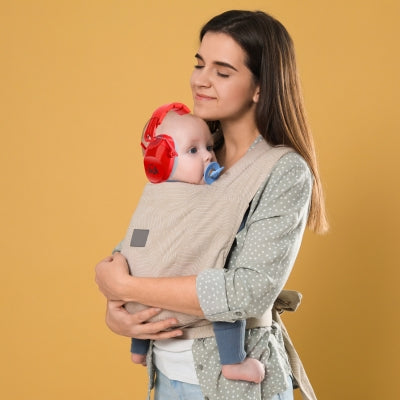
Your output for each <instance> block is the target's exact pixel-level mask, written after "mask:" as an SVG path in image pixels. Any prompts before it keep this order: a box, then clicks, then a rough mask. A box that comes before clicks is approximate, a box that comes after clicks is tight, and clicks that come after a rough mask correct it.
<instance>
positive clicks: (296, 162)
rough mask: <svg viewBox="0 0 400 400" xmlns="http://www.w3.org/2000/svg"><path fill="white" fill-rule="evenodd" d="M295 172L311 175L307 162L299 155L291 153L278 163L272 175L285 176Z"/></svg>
mask: <svg viewBox="0 0 400 400" xmlns="http://www.w3.org/2000/svg"><path fill="white" fill-rule="evenodd" d="M294 170H297V171H298V172H303V173H304V174H309V175H311V170H310V167H309V166H308V164H307V162H306V160H305V159H304V158H303V157H302V156H301V155H300V154H299V153H296V152H295V151H289V152H288V153H286V154H284V155H283V156H282V157H281V158H280V159H279V160H278V161H277V162H276V164H275V166H274V168H273V169H272V171H271V175H273V174H275V175H278V174H285V173H287V172H289V171H294Z"/></svg>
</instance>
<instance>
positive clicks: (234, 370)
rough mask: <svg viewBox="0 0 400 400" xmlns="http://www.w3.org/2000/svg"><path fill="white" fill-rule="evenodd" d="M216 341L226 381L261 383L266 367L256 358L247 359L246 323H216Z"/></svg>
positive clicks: (214, 324)
mask: <svg viewBox="0 0 400 400" xmlns="http://www.w3.org/2000/svg"><path fill="white" fill-rule="evenodd" d="M213 327H214V332H215V339H216V341H217V345H218V351H219V357H220V360H221V364H222V375H223V376H224V377H225V378H226V379H233V380H242V381H248V382H255V383H260V382H261V381H262V380H263V379H264V376H265V367H264V365H263V364H262V363H261V362H260V361H258V360H256V359H255V358H249V357H246V352H245V351H244V336H245V328H246V321H236V322H233V323H230V322H214V323H213Z"/></svg>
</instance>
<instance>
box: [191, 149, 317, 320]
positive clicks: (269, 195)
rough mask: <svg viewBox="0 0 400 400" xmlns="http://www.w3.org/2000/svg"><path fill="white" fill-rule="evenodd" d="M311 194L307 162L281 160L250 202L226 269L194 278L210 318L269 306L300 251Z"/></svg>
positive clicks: (256, 312)
mask: <svg viewBox="0 0 400 400" xmlns="http://www.w3.org/2000/svg"><path fill="white" fill-rule="evenodd" d="M311 190H312V177H311V173H310V170H309V168H308V166H307V164H306V163H305V161H304V160H303V159H302V158H301V157H300V156H299V155H298V154H295V153H289V154H287V155H285V156H283V157H282V158H281V159H280V160H279V161H278V163H277V165H276V167H275V168H274V170H273V171H272V173H271V175H270V177H269V178H268V179H267V181H266V182H265V183H264V185H263V186H262V187H261V188H260V189H259V191H258V193H257V194H256V196H255V197H254V199H253V201H252V203H251V208H250V212H249V216H248V218H247V222H246V225H245V228H244V229H243V230H242V231H240V232H239V233H238V235H237V236H236V241H235V242H236V244H235V246H234V247H233V251H232V252H231V257H230V262H229V265H228V268H226V269H223V270H220V269H207V270H204V271H202V272H200V273H199V275H198V277H197V293H198V297H199V301H200V304H201V308H202V310H203V311H204V314H205V316H206V318H207V319H208V320H210V321H234V320H236V319H238V318H239V319H247V318H249V317H258V316H261V315H262V314H263V313H264V312H265V311H266V310H267V309H268V308H269V307H271V306H272V305H273V303H274V301H275V299H276V298H277V296H278V294H279V293H280V291H281V289H282V288H283V287H284V285H285V283H286V280H287V278H288V276H289V274H290V271H291V269H292V266H293V264H294V261H295V258H296V256H297V252H298V250H299V247H300V243H301V239H302V236H303V231H304V227H305V224H306V221H307V216H308V210H309V205H310V198H311Z"/></svg>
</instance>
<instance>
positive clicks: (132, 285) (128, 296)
mask: <svg viewBox="0 0 400 400" xmlns="http://www.w3.org/2000/svg"><path fill="white" fill-rule="evenodd" d="M137 281H138V279H137V278H135V277H134V276H131V275H128V276H127V277H125V279H124V282H121V283H120V284H119V285H118V288H119V290H120V291H121V295H122V298H121V300H123V301H125V302H139V301H138V299H137V298H136V297H135V293H137V290H136V288H137V283H138V282H137Z"/></svg>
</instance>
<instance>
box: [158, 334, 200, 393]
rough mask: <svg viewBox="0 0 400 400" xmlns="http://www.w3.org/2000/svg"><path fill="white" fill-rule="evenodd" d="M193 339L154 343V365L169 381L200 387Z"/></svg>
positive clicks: (167, 340)
mask: <svg viewBox="0 0 400 400" xmlns="http://www.w3.org/2000/svg"><path fill="white" fill-rule="evenodd" d="M192 345H193V339H166V340H156V341H154V347H153V355H154V364H155V366H156V367H157V369H159V370H160V371H161V372H162V373H163V374H164V375H165V376H166V377H167V378H168V379H171V380H174V381H180V382H186V383H191V384H193V385H198V384H199V381H198V379H197V375H196V370H195V368H194V360H193V353H192Z"/></svg>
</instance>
